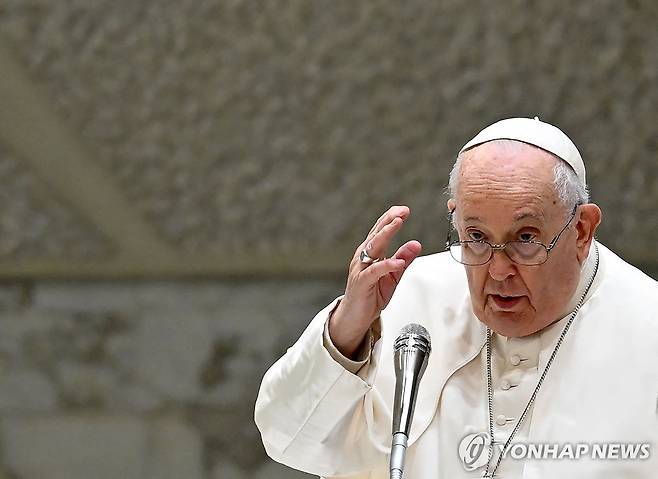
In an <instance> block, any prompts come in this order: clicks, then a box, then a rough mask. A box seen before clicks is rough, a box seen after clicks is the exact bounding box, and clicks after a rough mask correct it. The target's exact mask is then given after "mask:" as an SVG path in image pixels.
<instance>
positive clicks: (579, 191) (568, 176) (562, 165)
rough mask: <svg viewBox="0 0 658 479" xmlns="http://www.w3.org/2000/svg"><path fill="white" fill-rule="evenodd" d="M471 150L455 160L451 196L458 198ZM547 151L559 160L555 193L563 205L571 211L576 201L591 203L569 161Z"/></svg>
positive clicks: (517, 145)
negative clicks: (462, 172) (466, 161)
mask: <svg viewBox="0 0 658 479" xmlns="http://www.w3.org/2000/svg"><path fill="white" fill-rule="evenodd" d="M489 143H495V144H496V145H499V146H501V147H502V148H505V149H512V150H513V151H519V150H521V149H524V148H537V149H539V150H541V148H539V147H536V146H534V145H530V144H528V143H524V142H522V141H517V140H492V141H490V142H489ZM476 148H477V147H476ZM469 151H470V150H467V151H465V152H462V153H460V154H459V155H458V156H457V161H455V164H454V166H453V167H452V171H450V181H449V183H448V194H449V195H450V198H456V195H457V190H458V187H459V170H460V169H461V165H462V162H463V161H464V157H465V155H468V153H469ZM542 151H545V150H542ZM547 153H548V154H549V155H551V156H552V157H553V158H555V159H556V160H557V161H556V162H555V166H554V167H553V184H554V186H555V193H556V194H557V196H558V198H559V199H560V202H561V203H562V205H563V206H564V207H565V208H566V209H568V210H569V212H570V211H571V209H572V208H573V206H574V205H575V204H576V203H581V204H585V203H589V191H588V190H587V186H586V185H583V184H582V183H581V181H580V180H579V179H578V176H576V172H575V171H574V170H573V168H571V166H570V165H569V163H567V162H566V161H564V160H563V159H562V158H560V157H558V156H556V155H554V154H553V153H550V152H547Z"/></svg>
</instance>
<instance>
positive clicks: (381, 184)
mask: <svg viewBox="0 0 658 479" xmlns="http://www.w3.org/2000/svg"><path fill="white" fill-rule="evenodd" d="M657 10H658V9H657V7H656V3H655V2H654V1H651V0H647V1H640V0H633V1H630V0H629V1H618V0H600V1H596V2H576V3H574V2H568V1H551V2H534V1H518V0H517V1H511V0H504V1H500V2H495V3H491V2H477V1H467V2H464V1H453V0H443V1H439V2H431V1H426V0H412V1H408V2H375V1H364V2H345V1H339V2H336V1H307V0H295V1H289V2H251V1H230V2H227V1H220V0H206V1H202V2H200V1H198V0H161V1H154V0H152V1H143V2H128V1H119V2H117V1H110V0H100V1H96V2H83V1H80V2H47V1H30V2H9V3H5V4H3V6H2V7H0V39H3V42H4V43H5V44H6V46H7V49H8V50H9V51H10V52H11V53H12V54H13V55H14V57H15V59H16V61H17V63H18V64H20V65H21V68H24V69H25V73H26V76H27V77H29V79H30V81H31V82H33V84H34V85H33V86H34V88H32V90H34V91H35V95H36V91H37V90H38V92H39V93H40V96H39V95H36V96H34V98H36V99H41V100H39V101H38V102H37V104H36V105H33V106H34V107H35V110H34V111H41V110H43V115H37V116H36V117H35V118H33V122H32V123H29V122H28V123H26V124H25V125H24V126H22V127H21V128H20V129H19V130H17V131H16V128H14V130H12V131H13V133H12V135H10V138H5V139H4V141H5V142H7V143H8V144H9V145H8V148H7V150H8V152H9V153H14V156H9V157H7V158H6V159H4V158H3V157H4V155H3V154H2V150H1V149H0V158H1V159H0V166H2V164H3V163H7V164H6V165H5V169H6V170H11V168H13V166H12V161H14V160H15V159H16V158H18V159H20V158H21V155H22V156H23V157H29V159H30V160H31V164H34V165H36V164H37V163H38V162H39V161H40V162H41V163H39V165H42V164H43V161H46V160H49V161H50V162H51V163H52V168H51V170H50V171H52V172H53V175H52V178H51V179H55V178H56V179H57V180H58V182H57V184H56V185H54V186H55V189H56V191H55V192H50V191H48V186H53V185H52V184H49V178H48V176H49V170H48V169H47V168H45V169H40V170H39V171H40V173H39V175H40V179H41V180H42V181H43V183H45V185H42V184H41V183H36V186H35V187H32V188H26V187H24V186H31V185H23V184H22V183H21V184H19V185H16V183H17V182H20V181H21V180H20V176H18V175H16V176H14V175H10V176H8V177H6V178H5V179H4V181H6V182H7V183H8V186H10V187H13V188H14V189H17V188H23V189H24V190H25V193H24V194H23V195H21V196H20V197H19V199H21V201H23V203H22V204H25V205H27V210H26V208H10V209H8V210H7V212H6V213H3V218H4V222H0V229H2V231H1V232H2V233H3V234H2V235H1V236H2V237H3V241H4V242H5V243H9V246H4V250H5V251H6V254H5V257H6V258H7V259H9V260H11V259H12V258H13V257H14V255H19V254H20V253H22V252H23V251H33V250H34V247H33V243H34V240H33V239H32V238H31V237H27V238H26V234H25V233H21V232H22V231H24V230H28V231H30V232H33V236H36V237H37V241H41V242H43V243H46V244H44V245H43V248H42V249H41V256H39V255H38V254H37V255H35V254H34V253H32V255H33V256H37V257H43V258H45V259H46V260H47V259H49V258H50V259H52V260H53V262H54V264H55V265H56V266H57V265H59V268H60V269H59V270H57V268H54V270H53V271H55V272H57V271H61V272H62V274H64V275H65V274H66V271H67V269H66V268H67V267H68V268H69V271H71V272H74V271H75V267H76V265H79V267H80V268H82V266H80V265H83V263H84V259H88V258H89V257H91V258H92V259H94V261H95V262H94V263H93V264H92V265H91V266H90V267H87V270H86V271H89V272H90V273H91V274H92V275H93V272H94V268H96V270H97V272H99V273H101V272H103V271H112V270H114V271H117V272H118V274H119V275H120V274H121V270H122V268H123V270H124V271H125V272H128V273H139V272H140V271H144V272H146V273H148V272H149V271H151V272H154V273H158V272H165V271H167V272H168V273H169V274H171V273H172V272H173V273H174V274H175V272H176V271H177V270H178V271H180V272H181V273H185V274H194V272H195V271H199V272H204V273H206V274H221V273H222V272H224V273H228V272H231V271H241V272H242V273H246V274H248V273H250V272H257V271H261V272H268V273H270V274H271V273H274V274H276V273H283V272H288V271H296V272H297V273H304V272H307V271H316V272H317V271H319V272H333V273H336V272H339V271H342V268H343V264H344V258H345V257H346V255H349V253H350V252H351V250H352V248H353V245H354V244H355V243H357V242H358V240H359V239H360V238H361V236H362V235H363V234H364V233H365V232H366V231H367V230H368V229H369V226H370V223H371V222H372V221H373V219H374V218H376V217H377V216H378V215H379V213H380V211H382V210H383V209H385V208H386V207H387V206H388V205H389V204H391V203H407V204H409V205H410V206H411V207H412V208H413V209H414V210H415V211H416V212H417V214H416V216H415V217H414V219H412V220H411V222H410V224H409V227H408V229H407V232H406V234H407V235H408V236H413V237H417V238H418V239H420V240H422V241H423V242H424V244H425V245H426V251H436V250H439V249H441V248H442V238H443V237H444V228H445V226H444V221H443V219H444V207H443V203H444V202H443V200H442V197H441V194H442V189H443V188H444V186H445V183H446V177H447V173H448V170H449V168H450V165H451V163H452V161H453V158H454V155H455V153H456V151H457V150H458V149H459V147H460V146H461V145H462V144H463V143H464V142H465V141H466V140H467V139H469V138H470V137H471V136H472V135H473V134H474V133H475V132H476V131H477V130H478V129H480V128H482V127H483V126H484V125H486V124H488V123H489V122H491V121H493V120H495V119H498V118H501V117H506V116H534V115H539V116H540V117H541V118H542V119H544V120H546V121H550V122H554V123H555V124H557V125H559V126H560V127H562V128H563V129H564V130H565V131H566V132H567V133H568V134H569V135H570V136H571V137H572V138H573V139H574V141H575V143H576V144H577V145H578V146H579V147H580V149H581V151H582V154H583V156H584V158H585V160H586V162H587V165H588V173H589V179H590V184H591V189H592V192H593V198H594V200H595V201H597V202H599V203H600V204H601V206H602V208H603V211H604V214H605V217H604V223H603V225H602V227H601V232H600V236H601V239H602V240H603V241H604V242H605V243H606V244H608V245H609V246H610V247H611V248H612V249H614V250H616V251H619V252H620V253H621V254H622V255H623V256H624V257H626V258H628V259H630V260H632V261H633V262H635V263H641V264H647V265H656V264H658V252H657V249H656V247H655V240H654V238H655V237H656V235H657V234H658V220H657V217H656V214H655V207H656V204H657V203H658V175H656V167H657V157H656V147H657V146H658V145H657V141H658V140H657V139H658V135H657V133H658V131H657V128H656V125H657V124H658V121H656V120H657V116H656V111H658V89H657V88H656V72H657V71H658V55H657V54H656V52H657V51H658V42H657V39H656V33H655V32H656V29H655V25H656V23H657V20H658V13H657ZM26 81H27V80H26ZM0 83H1V82H0ZM7 88H8V90H6V91H7V92H9V91H10V90H9V86H7ZM11 91H12V92H13V91H18V90H17V89H15V90H11ZM0 93H2V91H1V89H0ZM23 94H24V98H23V99H22V103H23V104H25V105H27V104H28V103H29V104H30V105H31V103H30V101H36V100H31V98H32V96H30V95H28V94H25V92H23ZM44 103H45V105H44ZM15 107H16V108H20V105H16V106H15ZM39 108H41V110H39ZM30 111H32V110H30ZM14 113H15V112H14ZM51 113H52V116H51V115H50V114H51ZM21 118H23V116H21V115H16V114H9V113H5V115H4V116H3V115H2V113H1V112H0V120H4V128H0V140H2V135H3V131H10V129H11V128H10V127H11V126H12V125H15V124H16V122H20V121H21ZM44 118H46V119H48V121H49V122H50V127H51V128H50V129H51V130H52V129H55V127H57V131H58V132H59V133H58V135H59V136H57V137H55V138H50V137H48V135H43V134H38V135H36V134H34V132H33V131H32V130H31V124H36V123H39V121H40V119H44ZM44 121H45V120H44ZM2 125H3V123H2V121H0V126H2ZM39 126H40V127H43V129H44V130H45V131H50V130H49V129H48V126H49V125H48V124H44V125H41V124H40V123H39ZM61 137H67V138H68V140H67V141H60V140H62V138H61ZM69 137H70V138H69ZM40 142H47V143H48V145H52V148H51V150H48V149H47V148H46V149H44V148H42V149H41V150H39V149H36V148H35V145H39V144H40ZM76 145H77V146H79V148H76ZM61 148H67V150H66V152H65V154H62V151H60V149H61ZM15 150H20V151H15ZM53 150H55V151H53ZM49 151H51V152H52V153H51V155H52V158H47V156H48V155H49V153H48V152H49ZM34 156H38V158H36V159H35V158H33V157H34ZM67 156H68V158H69V161H70V162H74V163H75V165H76V169H75V170H73V171H74V172H78V173H79V175H80V177H79V178H73V177H71V178H70V180H69V184H70V185H75V184H76V182H80V181H82V182H84V181H85V179H86V177H85V174H86V173H88V174H89V175H91V173H90V171H91V169H92V168H91V166H90V167H89V168H86V169H85V168H84V163H85V162H86V163H88V164H89V165H93V169H94V172H95V173H94V174H93V175H91V176H93V177H94V179H95V181H96V183H98V182H99V181H98V176H99V173H98V171H99V170H100V171H103V172H105V174H106V182H107V184H108V185H112V186H113V187H114V188H115V189H116V190H117V191H118V194H120V195H122V196H123V198H124V201H123V202H121V204H117V205H114V206H115V208H114V209H113V208H112V207H111V206H112V205H110V207H106V208H105V207H104V205H97V206H96V209H95V210H91V211H89V210H88V209H84V208H83V205H84V204H86V203H87V202H90V201H91V199H88V200H87V201H85V197H84V196H82V197H80V196H72V193H71V190H75V188H72V187H71V188H67V187H66V181H62V179H61V178H59V177H57V176H56V175H55V174H54V173H55V172H57V171H60V170H61V167H62V166H66V165H65V164H66V163H67ZM30 171H33V172H35V174H36V168H32V170H30V169H28V171H27V172H26V174H29V172H30ZM71 176H73V175H71ZM90 181H91V180H90ZM51 183H52V182H51ZM39 185H41V186H43V187H41V188H39ZM97 190H98V192H99V194H101V190H102V188H100V185H99V187H98V188H97ZM104 191H105V190H103V192H104ZM51 193H52V194H51ZM67 195H68V196H67ZM32 196H45V199H44V198H41V201H37V200H33V199H32ZM114 196H117V195H114ZM62 197H67V198H66V200H67V201H66V202H65V205H64V206H65V207H68V208H70V209H73V210H75V209H78V210H79V211H78V213H79V214H77V215H76V214H69V215H68V217H67V218H66V221H74V220H75V221H77V223H78V224H76V225H75V227H74V228H71V231H74V232H75V233H74V236H73V238H74V239H75V240H76V241H78V242H79V244H80V248H81V250H82V251H84V252H86V255H84V257H83V259H80V256H79V255H78V256H77V257H76V255H73V254H71V252H70V251H69V250H68V249H67V248H66V247H65V245H64V244H62V240H61V237H62V233H61V232H60V230H59V229H57V227H56V225H55V223H56V222H57V221H51V223H52V226H51V227H50V228H52V230H53V233H54V234H53V235H52V240H51V239H50V235H48V234H40V233H42V232H43V231H45V232H46V233H47V232H48V231H49V230H48V228H45V229H44V228H43V227H42V226H43V222H41V223H36V224H35V222H34V221H33V220H32V219H31V218H33V217H34V215H42V216H44V217H46V218H50V217H52V215H54V214H57V213H56V212H55V211H54V210H53V208H54V204H55V203H57V201H58V199H61V198H62ZM9 201H11V198H10V199H9ZM16 201H18V199H17V200H16ZM76 203H77V205H76ZM39 205H41V206H39ZM115 209H123V210H126V209H129V210H130V211H123V214H124V217H125V216H130V218H131V221H132V223H128V222H127V223H126V224H130V225H132V226H131V228H132V229H130V230H128V231H122V230H121V228H120V224H119V225H117V224H116V223H117V221H116V216H117V215H116V214H115V213H116V212H115ZM94 211H97V212H98V213H97V214H94ZM129 213H130V215H129ZM131 215H132V216H131ZM135 215H136V216H138V217H139V219H141V221H142V222H143V223H145V226H144V227H143V228H141V229H143V230H145V231H146V238H147V240H146V241H143V242H142V243H141V246H139V247H138V250H137V251H130V253H131V256H130V258H129V259H127V260H126V259H125V258H124V257H122V255H121V254H122V248H124V249H130V248H131V246H130V245H123V244H122V238H123V239H124V241H125V238H126V235H128V236H132V235H135V236H137V235H138V231H137V229H138V227H137V223H138V222H137V221H134V220H135V218H134V216H135ZM60 216H61V215H60ZM125 221H128V220H125ZM108 222H109V223H111V225H108V224H107V223H108ZM89 223H91V225H90V224H89ZM3 225H4V228H2V226H3ZM94 225H95V227H94ZM111 226H113V228H112V227H111ZM96 230H100V231H101V232H105V233H106V235H109V236H110V237H109V238H108V237H104V236H103V234H101V235H100V237H99V234H98V232H97V231H96ZM27 236H29V235H27ZM112 236H114V237H112ZM49 242H52V244H50V245H49V244H48V243H49ZM149 242H150V244H152V245H153V247H152V248H151V250H153V251H155V249H156V248H155V246H156V245H157V246H158V247H159V248H160V250H162V251H163V254H161V255H159V256H158V257H157V258H155V259H154V260H153V261H151V262H149V261H148V259H149V255H148V254H147V253H153V251H150V250H149V248H148V246H144V244H146V245H148V244H149ZM116 243H118V244H116ZM160 243H162V244H160ZM0 246H2V245H0ZM139 248H141V250H140V249H139ZM0 252H1V250H0ZM140 253H141V254H140ZM298 255H300V256H301V258H303V261H300V260H299V256H298ZM62 257H64V258H66V261H64V262H63V264H62V262H60V263H56V261H57V258H62ZM181 258H182V259H181ZM84 264H86V263H84ZM167 266H169V268H167ZM113 268H114V269H113ZM140 268H141V269H140ZM18 271H19V272H20V269H19V270H18ZM34 271H37V272H38V269H35V270H34ZM44 271H48V270H47V269H44Z"/></svg>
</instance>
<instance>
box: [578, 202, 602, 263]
mask: <svg viewBox="0 0 658 479" xmlns="http://www.w3.org/2000/svg"><path fill="white" fill-rule="evenodd" d="M601 216H602V215H601V209H600V208H599V207H598V206H597V205H595V204H594V203H588V204H586V205H582V206H581V207H580V216H579V217H578V222H577V223H576V231H577V232H578V238H577V239H576V249H577V255H578V261H580V263H581V264H582V263H583V261H585V259H586V258H587V255H589V248H590V246H592V240H593V239H594V232H595V231H596V228H597V227H598V226H599V224H600V223H601Z"/></svg>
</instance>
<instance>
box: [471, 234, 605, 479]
mask: <svg viewBox="0 0 658 479" xmlns="http://www.w3.org/2000/svg"><path fill="white" fill-rule="evenodd" d="M594 251H595V252H596V263H595V265H594V272H593V273H592V276H591V278H590V279H589V282H588V284H587V288H585V291H584V292H583V294H582V296H581V297H580V300H579V301H578V304H577V305H576V307H575V308H574V310H573V311H572V312H571V316H570V317H569V320H568V321H567V324H565V325H564V329H562V333H561V334H560V337H559V338H558V340H557V344H556V345H555V348H554V349H553V352H552V353H551V356H550V358H548V361H547V362H546V367H545V368H544V371H543V372H542V373H541V376H540V377H539V381H537V386H535V390H534V391H533V392H532V395H531V396H530V399H529V400H528V404H526V406H525V409H524V410H523V413H522V414H521V417H520V418H519V420H518V421H517V422H516V425H515V426H514V429H513V430H512V433H511V434H510V436H509V438H507V441H505V445H504V446H503V448H502V449H501V451H500V455H499V456H498V459H497V461H496V464H495V466H494V467H493V469H492V470H491V472H489V469H490V467H491V459H492V457H493V451H494V431H493V380H492V378H491V376H492V374H491V335H492V332H491V330H490V329H489V328H487V398H488V403H489V404H488V407H489V458H488V460H487V467H486V469H485V471H484V475H483V476H482V477H489V478H493V477H494V475H495V474H496V471H497V470H498V466H500V463H501V461H502V460H503V457H504V456H505V452H506V451H507V449H508V448H509V446H510V444H511V443H512V439H514V436H515V435H516V433H517V432H518V430H519V428H520V427H521V423H523V420H524V419H525V418H526V416H527V415H528V411H529V410H530V407H531V406H532V404H533V403H534V402H535V399H536V397H537V393H539V389H540V388H541V386H542V384H543V383H544V379H545V378H546V375H547V374H548V370H549V368H550V367H551V364H553V360H554V359H555V356H556V355H557V352H558V349H560V346H561V345H562V342H563V341H564V337H565V336H566V335H567V332H568V331H569V328H570V327H571V323H573V320H574V318H575V317H576V315H577V314H578V311H579V310H580V308H581V306H582V305H583V303H584V302H585V298H586V297H587V293H589V290H590V288H591V287H592V283H594V278H595V277H596V273H597V271H598V270H599V248H598V246H597V245H596V243H594Z"/></svg>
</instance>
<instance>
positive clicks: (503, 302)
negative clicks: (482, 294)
mask: <svg viewBox="0 0 658 479" xmlns="http://www.w3.org/2000/svg"><path fill="white" fill-rule="evenodd" d="M522 298H523V296H503V295H500V294H492V295H491V299H493V301H494V303H496V306H498V307H499V308H500V309H512V308H513V307H514V306H516V305H517V304H519V303H520V302H521V299H522Z"/></svg>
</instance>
